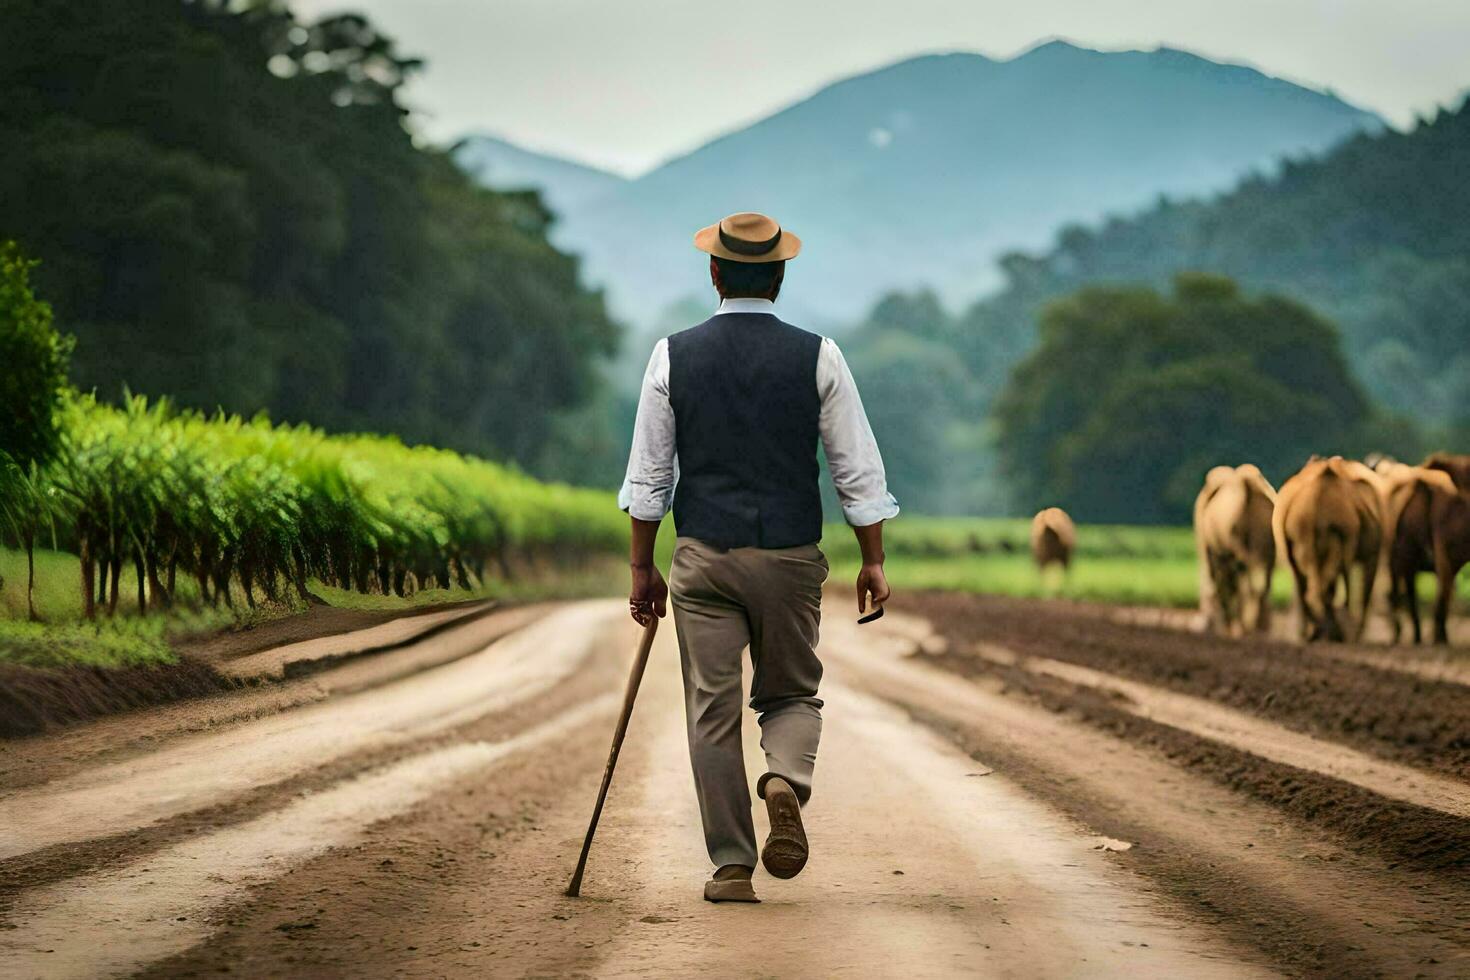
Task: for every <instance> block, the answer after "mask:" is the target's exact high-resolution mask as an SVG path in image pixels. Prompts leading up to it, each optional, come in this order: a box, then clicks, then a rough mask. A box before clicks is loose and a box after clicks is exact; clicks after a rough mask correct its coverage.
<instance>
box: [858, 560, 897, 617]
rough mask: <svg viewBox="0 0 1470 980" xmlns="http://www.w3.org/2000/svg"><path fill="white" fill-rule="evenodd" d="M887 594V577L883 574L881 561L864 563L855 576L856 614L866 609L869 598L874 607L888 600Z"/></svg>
mask: <svg viewBox="0 0 1470 980" xmlns="http://www.w3.org/2000/svg"><path fill="white" fill-rule="evenodd" d="M888 594H889V593H888V577H887V576H886V575H884V574H883V563H882V562H881V561H878V562H871V563H864V564H863V567H862V571H860V572H858V577H857V595H858V615H860V616H861V615H862V614H863V613H866V612H867V611H868V600H869V599H870V598H871V599H872V603H873V608H874V609H876V608H878V607H879V606H881V605H883V603H885V602H887V601H888Z"/></svg>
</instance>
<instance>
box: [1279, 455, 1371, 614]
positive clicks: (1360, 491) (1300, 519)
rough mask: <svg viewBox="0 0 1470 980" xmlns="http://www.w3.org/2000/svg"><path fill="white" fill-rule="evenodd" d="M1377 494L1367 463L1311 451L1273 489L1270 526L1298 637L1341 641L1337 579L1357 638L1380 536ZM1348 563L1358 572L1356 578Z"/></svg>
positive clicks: (1364, 611) (1365, 608)
mask: <svg viewBox="0 0 1470 980" xmlns="http://www.w3.org/2000/svg"><path fill="white" fill-rule="evenodd" d="M1381 493H1382V482H1381V480H1380V479H1379V477H1378V475H1377V474H1376V473H1374V472H1373V471H1372V470H1371V469H1369V468H1368V467H1367V466H1364V465H1363V464H1362V463H1359V462H1356V461H1354V460H1345V459H1343V458H1342V457H1341V456H1334V457H1332V458H1331V459H1318V458H1315V457H1314V458H1313V459H1311V460H1310V461H1308V463H1307V465H1306V466H1304V467H1302V469H1301V470H1300V472H1298V473H1297V474H1296V475H1295V476H1293V477H1292V478H1291V479H1289V480H1287V481H1286V483H1284V484H1283V485H1282V487H1281V492H1280V493H1279V494H1277V498H1276V509H1275V512H1274V513H1273V514H1272V515H1271V527H1272V531H1273V534H1274V536H1275V538H1276V544H1277V549H1278V550H1279V551H1280V553H1281V554H1282V555H1283V556H1284V557H1285V558H1286V562H1287V564H1288V565H1289V566H1290V568H1291V572H1292V577H1293V578H1294V580H1295V583H1296V595H1297V608H1298V611H1299V612H1300V614H1301V626H1302V635H1303V637H1304V638H1305V639H1307V640H1318V639H1324V638H1325V639H1328V640H1336V641H1341V640H1342V639H1344V637H1345V632H1344V630H1343V627H1342V623H1341V621H1340V620H1339V618H1338V614H1337V609H1336V606H1337V601H1336V600H1337V585H1338V582H1339V580H1341V581H1342V582H1343V583H1344V585H1345V587H1346V588H1345V592H1346V593H1347V598H1346V608H1348V609H1351V607H1353V606H1356V607H1357V609H1358V621H1357V624H1356V626H1355V628H1354V630H1353V636H1354V638H1355V639H1356V638H1359V637H1361V636H1362V634H1363V627H1364V625H1366V623H1367V619H1368V602H1369V600H1370V599H1371V598H1372V595H1373V580H1374V577H1375V576H1376V575H1377V572H1378V561H1379V551H1380V547H1381V543H1382V540H1383V502H1382V500H1381V499H1380V495H1381ZM1354 567H1357V568H1358V569H1359V570H1360V574H1359V575H1358V576H1357V581H1356V582H1355V581H1354V576H1353V574H1352V570H1353V568H1354ZM1355 591H1356V592H1357V593H1358V595H1357V596H1356V599H1357V601H1356V602H1354V601H1353V600H1354V595H1353V593H1354V592H1355Z"/></svg>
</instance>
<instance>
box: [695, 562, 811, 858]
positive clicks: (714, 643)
mask: <svg viewBox="0 0 1470 980" xmlns="http://www.w3.org/2000/svg"><path fill="white" fill-rule="evenodd" d="M826 579H827V559H826V557H825V556H823V554H822V549H821V548H819V547H817V546H816V545H815V544H810V545H803V546H801V547H797V548H728V549H726V548H717V547H715V546H713V545H709V544H706V543H704V542H703V541H699V540H696V539H694V538H680V539H679V541H678V544H677V546H676V547H675V549H674V564H673V569H672V571H671V573H670V575H669V590H670V593H671V594H672V596H673V605H674V626H675V628H676V629H677V631H678V634H679V661H680V665H681V667H682V669H683V672H684V711H685V717H686V719H687V721H688V726H689V757H690V761H691V762H692V763H693V766H694V789H695V793H696V794H697V795H698V797H699V812H700V816H701V817H702V818H703V821H704V839H705V846H706V847H707V848H708V850H709V856H710V860H711V861H713V862H714V864H715V866H716V867H721V866H723V865H726V864H743V865H746V866H747V867H755V865H756V841H755V827H754V826H753V824H752V822H751V815H750V805H751V804H750V788H749V786H747V784H746V778H745V758H744V753H743V751H742V748H741V741H740V722H741V704H740V701H741V692H740V655H741V653H742V652H743V651H744V650H745V648H746V647H749V648H750V661H751V667H752V668H753V672H754V679H753V680H752V682H751V689H750V706H751V707H752V708H754V709H755V711H756V712H757V713H758V714H759V719H760V726H761V748H762V750H764V752H765V755H766V775H764V776H762V777H761V779H760V781H759V782H758V783H757V784H756V791H757V793H758V794H760V795H761V796H762V797H763V796H764V793H763V792H762V791H763V790H764V787H765V782H766V780H767V779H769V778H770V777H771V776H780V777H781V778H783V779H785V780H786V781H787V782H788V783H790V784H791V786H792V787H793V788H794V789H795V790H796V795H797V796H798V798H799V799H800V800H801V802H802V803H803V804H805V803H806V801H807V799H808V798H809V797H810V796H811V791H812V767H813V766H814V765H815V764H816V760H817V743H818V742H819V741H820V740H821V736H822V714H821V708H822V702H821V700H820V699H818V698H817V685H818V684H819V683H820V682H821V679H822V663H821V661H820V660H818V659H817V654H816V647H817V627H818V625H819V623H820V621H821V616H822V583H823V582H824V581H826Z"/></svg>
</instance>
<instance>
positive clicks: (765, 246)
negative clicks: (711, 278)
mask: <svg viewBox="0 0 1470 980" xmlns="http://www.w3.org/2000/svg"><path fill="white" fill-rule="evenodd" d="M694 247H695V248H697V249H699V250H700V251H701V252H708V253H709V254H710V255H714V256H717V257H719V258H722V259H729V260H731V261H732V262H784V261H785V260H786V259H794V258H796V253H797V252H800V251H801V239H800V238H797V237H796V236H795V235H793V234H791V232H789V231H782V230H781V226H780V225H778V224H777V223H776V221H775V219H773V218H768V217H766V216H765V215H763V214H757V213H756V212H754V211H742V212H740V213H739V214H732V215H730V217H728V218H726V219H725V220H724V221H721V222H719V223H718V224H713V225H710V226H709V227H708V228H701V229H699V231H697V232H695V233H694Z"/></svg>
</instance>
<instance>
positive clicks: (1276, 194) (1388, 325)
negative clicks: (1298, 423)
mask: <svg viewBox="0 0 1470 980" xmlns="http://www.w3.org/2000/svg"><path fill="white" fill-rule="evenodd" d="M1467 173H1470V110H1467V106H1466V105H1463V104H1462V105H1461V107H1460V108H1459V109H1458V110H1457V111H1446V112H1443V113H1441V114H1440V115H1439V116H1438V117H1437V118H1436V119H1434V120H1433V121H1428V122H1424V123H1422V124H1420V125H1419V126H1418V127H1416V128H1415V129H1414V130H1413V131H1412V132H1409V133H1397V132H1383V133H1380V134H1377V135H1371V136H1369V135H1363V136H1358V137H1356V138H1354V139H1353V140H1351V141H1349V142H1348V143H1346V144H1345V145H1343V146H1342V147H1341V148H1339V149H1338V150H1336V151H1335V152H1333V153H1331V154H1329V155H1328V156H1326V157H1325V158H1323V159H1321V160H1312V161H1302V162H1296V163H1290V164H1288V165H1286V166H1285V167H1284V168H1283V170H1282V173H1281V174H1280V176H1278V177H1276V178H1272V179H1265V178H1254V179H1251V180H1248V181H1246V182H1245V183H1243V184H1242V185H1241V186H1240V187H1238V188H1237V189H1235V190H1234V191H1232V192H1231V193H1229V194H1226V195H1224V196H1223V197H1220V198H1218V199H1215V200H1210V201H1191V202H1184V203H1178V202H1169V201H1163V202H1160V203H1159V204H1158V205H1157V206H1155V207H1154V208H1152V209H1151V210H1149V211H1148V212H1146V213H1144V214H1142V215H1140V216H1138V217H1135V218H1131V219H1126V220H1124V219H1119V220H1113V221H1110V222H1108V223H1107V224H1106V225H1104V226H1102V227H1100V228H1094V229H1087V228H1080V227H1073V228H1069V229H1067V230H1065V231H1063V232H1062V233H1061V234H1060V235H1059V236H1058V239H1057V243H1056V246H1055V247H1054V248H1053V249H1052V250H1051V251H1050V252H1048V253H1046V254H1045V255H1042V256H1037V257H1026V256H1020V255H1013V256H1011V257H1009V258H1008V259H1007V260H1006V261H1005V262H1004V263H1003V267H1004V270H1005V273H1006V278H1007V282H1008V285H1007V288H1006V289H1005V290H1004V291H1003V292H1002V293H1001V294H999V295H998V296H996V297H994V298H992V299H990V300H987V301H985V302H982V303H980V304H978V305H976V306H975V307H974V308H973V309H971V310H970V311H969V312H968V313H966V314H965V315H964V316H963V318H962V319H963V324H962V325H961V327H960V329H959V330H958V331H957V332H958V333H960V334H962V335H964V337H965V339H964V344H965V345H966V347H967V352H968V354H969V355H970V356H969V358H968V360H969V362H970V363H971V364H972V365H973V366H974V367H975V369H976V370H977V371H979V372H981V373H982V375H983V376H984V377H985V379H986V380H987V381H990V382H991V384H992V390H995V389H994V387H993V385H994V382H996V381H998V380H999V378H998V377H997V374H999V375H1000V377H1003V376H1004V372H1005V371H1007V370H1008V369H1009V367H1010V366H1011V365H1012V364H1014V363H1016V360H1017V359H1018V358H1019V357H1020V356H1022V355H1023V354H1024V353H1025V351H1026V350H1028V349H1029V347H1030V346H1031V344H1032V343H1033V341H1034V337H1035V317H1036V313H1037V311H1038V310H1039V309H1040V307H1041V305H1042V304H1043V303H1044V302H1045V301H1046V300H1048V299H1050V298H1052V297H1055V296H1059V295H1062V294H1066V293H1070V292H1072V291H1073V290H1075V289H1077V288H1079V287H1081V286H1085V285H1090V284H1096V283H1109V282H1112V283H1121V282H1129V283H1149V284H1153V285H1163V284H1165V283H1167V282H1168V281H1169V279H1170V278H1171V277H1172V276H1173V275H1174V274H1175V273H1176V272H1179V271H1181V270H1190V269H1202V270H1209V271H1211V272H1217V273H1221V274H1224V275H1228V276H1231V277H1233V278H1236V279H1238V280H1240V282H1241V283H1242V284H1243V285H1244V286H1245V287H1246V288H1248V289H1266V290H1271V291H1273V292H1279V293H1281V294H1283V295H1286V296H1290V297H1292V298H1294V299H1297V300H1299V301H1302V302H1305V303H1307V304H1308V305H1309V306H1311V307H1312V308H1313V309H1315V310H1316V311H1318V312H1319V313H1321V314H1323V315H1324V316H1326V317H1327V318H1328V319H1330V320H1332V321H1333V322H1335V323H1336V324H1337V325H1338V327H1339V328H1340V329H1341V330H1342V333H1343V340H1344V345H1345V350H1346V353H1347V357H1348V360H1349V362H1350V364H1351V365H1352V367H1353V370H1354V371H1355V373H1357V375H1358V376H1359V377H1360V378H1361V379H1362V381H1363V382H1364V384H1365V385H1366V386H1367V388H1368V390H1369V392H1370V393H1371V394H1372V395H1374V396H1375V397H1376V398H1377V399H1379V400H1381V401H1382V402H1383V403H1384V404H1385V405H1386V406H1387V407H1389V408H1390V409H1393V410H1395V411H1398V412H1401V413H1403V414H1405V415H1408V416H1411V417H1413V418H1415V419H1416V420H1419V421H1422V422H1426V423H1428V424H1429V425H1431V426H1443V425H1456V424H1458V425H1464V424H1466V423H1467V422H1470V218H1467V216H1470V181H1467V180H1466V174H1467Z"/></svg>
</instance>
